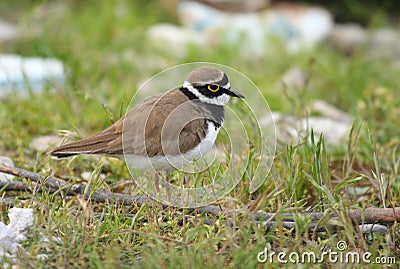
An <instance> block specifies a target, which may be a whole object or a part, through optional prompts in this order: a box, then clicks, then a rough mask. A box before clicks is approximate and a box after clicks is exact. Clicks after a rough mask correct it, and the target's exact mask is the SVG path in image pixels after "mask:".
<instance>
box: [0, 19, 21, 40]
mask: <svg viewBox="0 0 400 269" xmlns="http://www.w3.org/2000/svg"><path fill="white" fill-rule="evenodd" d="M17 37H18V27H17V26H16V25H14V24H12V23H10V22H7V21H5V20H3V19H0V44H1V43H6V42H10V41H13V40H15V39H16V38H17Z"/></svg>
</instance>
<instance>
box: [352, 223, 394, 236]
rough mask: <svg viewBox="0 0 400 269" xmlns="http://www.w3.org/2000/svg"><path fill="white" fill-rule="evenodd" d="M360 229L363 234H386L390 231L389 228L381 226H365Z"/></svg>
mask: <svg viewBox="0 0 400 269" xmlns="http://www.w3.org/2000/svg"><path fill="white" fill-rule="evenodd" d="M359 227H360V230H361V232H362V233H363V234H370V233H386V232H387V231H388V229H387V227H386V226H384V225H381V224H363V225H359Z"/></svg>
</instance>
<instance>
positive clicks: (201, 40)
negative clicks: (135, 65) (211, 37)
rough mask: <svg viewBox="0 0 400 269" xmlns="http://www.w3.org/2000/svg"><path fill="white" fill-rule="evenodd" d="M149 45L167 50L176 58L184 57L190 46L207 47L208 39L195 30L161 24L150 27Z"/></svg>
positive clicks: (148, 33)
mask: <svg viewBox="0 0 400 269" xmlns="http://www.w3.org/2000/svg"><path fill="white" fill-rule="evenodd" d="M147 38H148V40H149V44H152V45H153V46H154V47H156V48H159V49H162V50H167V51H168V52H169V53H172V54H173V55H174V56H175V57H179V58H181V57H184V56H185V55H186V54H187V52H188V51H189V48H190V46H197V47H201V46H206V45H207V42H206V41H207V40H206V37H205V36H204V35H203V34H202V33H200V32H196V31H194V30H191V29H188V28H185V27H179V26H175V25H173V24H168V23H159V24H156V25H153V26H152V27H150V29H149V30H148V32H147Z"/></svg>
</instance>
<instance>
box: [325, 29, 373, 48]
mask: <svg viewBox="0 0 400 269" xmlns="http://www.w3.org/2000/svg"><path fill="white" fill-rule="evenodd" d="M367 38H368V34H367V31H366V30H365V29H364V28H363V27H362V26H360V25H358V24H354V23H349V24H336V25H335V26H334V27H333V29H332V32H331V33H330V36H329V40H330V42H331V44H332V46H333V47H335V48H336V49H337V50H339V51H342V52H344V53H346V54H352V53H353V52H354V51H355V50H356V49H357V48H358V47H360V46H361V45H362V44H364V43H365V42H366V40H367Z"/></svg>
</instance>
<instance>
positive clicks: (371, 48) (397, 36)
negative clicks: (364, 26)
mask: <svg viewBox="0 0 400 269" xmlns="http://www.w3.org/2000/svg"><path fill="white" fill-rule="evenodd" d="M367 55H368V57H369V58H371V59H377V58H378V59H381V58H383V59H389V60H397V59H398V58H399V57H400V32H399V31H397V30H395V29H392V28H382V29H379V30H377V31H375V32H373V33H372V36H371V41H370V42H369V43H368V46H367Z"/></svg>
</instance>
